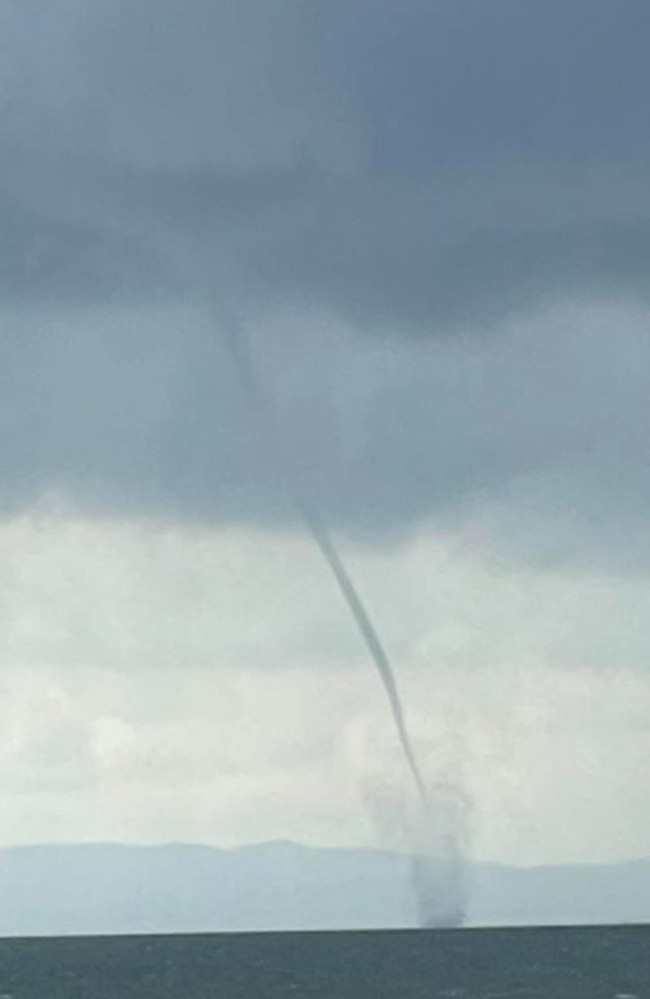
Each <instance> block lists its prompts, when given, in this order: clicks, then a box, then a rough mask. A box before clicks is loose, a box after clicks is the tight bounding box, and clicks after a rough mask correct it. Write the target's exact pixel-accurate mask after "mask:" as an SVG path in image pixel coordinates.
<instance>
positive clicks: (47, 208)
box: [0, 0, 650, 527]
mask: <svg viewBox="0 0 650 999" xmlns="http://www.w3.org/2000/svg"><path fill="white" fill-rule="evenodd" d="M1 17H2V24H0V28H1V29H2V30H1V35H2V41H1V42H0V45H1V46H2V51H1V52H0V55H1V56H2V60H1V68H0V90H1V99H2V105H1V111H2V116H1V119H0V158H1V160H2V165H3V188H2V195H1V197H0V228H1V230H2V237H3V240H2V245H1V246H0V289H1V291H2V294H3V300H4V302H5V309H4V315H3V328H2V333H1V334H0V351H1V353H2V356H1V357H0V363H1V365H2V378H3V380H4V390H3V395H2V402H1V403H0V407H1V408H2V429H0V459H1V461H2V465H3V471H4V474H3V479H2V481H3V486H2V490H3V504H4V506H5V508H6V507H7V506H8V505H14V506H15V505H17V504H23V503H25V502H27V501H28V500H30V499H34V498H35V497H37V496H38V495H39V493H40V492H42V491H43V490H46V489H47V488H54V489H56V488H60V489H61V490H62V491H64V492H65V491H66V490H68V491H70V492H72V493H73V495H77V496H82V497H83V498H84V499H85V500H86V501H87V502H89V503H91V504H92V505H95V506H97V507H99V508H103V509H121V510H124V511H125V512H131V511H134V510H136V511H152V512H156V513H161V514H163V515H169V514H178V515H181V516H190V517H207V516H217V517H227V516H239V517H244V518H253V519H256V520H257V519H260V518H263V517H271V516H279V515H280V511H281V510H283V509H285V505H284V501H283V500H282V499H281V498H280V493H281V490H280V489H279V488H278V485H277V483H275V481H274V475H273V471H272V469H270V468H269V467H267V464H266V460H267V456H265V455H263V454H261V453H260V448H259V447H258V446H257V444H256V443H255V433H254V428H253V427H252V426H251V421H250V417H249V416H248V415H247V413H246V409H245V406H244V405H243V403H242V400H241V399H240V398H239V397H238V394H237V392H236V389H235V388H234V387H233V383H232V373H231V372H230V371H229V369H228V366H227V359H226V357H225V356H224V355H223V354H222V353H221V352H220V349H219V346H218V342H217V341H218V332H217V331H216V329H215V327H214V324H213V325H212V326H211V325H210V323H209V322H206V320H205V317H202V316H200V315H199V312H200V309H201V301H199V299H201V295H202V293H203V292H205V291H209V292H210V293H211V294H214V296H215V298H216V299H217V300H218V301H221V299H222V298H223V295H224V294H225V295H226V297H227V298H228V300H229V303H230V305H232V306H233V307H234V308H235V309H237V310H242V311H243V313H244V314H245V315H246V316H247V318H248V320H249V321H250V323H251V328H252V329H256V328H258V327H259V330H260V331H261V332H258V333H257V334H255V335H256V337H257V342H256V349H257V350H258V351H260V352H261V355H262V357H263V365H266V366H267V368H268V373H270V375H271V376H272V384H273V385H275V386H276V389H275V391H276V393H277V396H278V400H279V405H280V409H281V410H282V413H283V416H284V419H285V421H286V423H287V426H288V431H287V432H288V436H289V437H290V438H291V444H290V446H291V448H292V451H293V453H294V454H295V458H296V465H297V467H298V469H299V474H300V475H301V476H303V477H304V478H305V479H306V480H307V486H308V489H309V490H310V491H312V492H313V493H314V494H315V495H318V497H319V498H320V500H321V501H322V503H323V505H324V507H325V508H326V510H327V512H328V513H329V515H330V516H332V517H335V518H336V519H337V520H339V521H340V522H346V523H352V524H355V525H368V524H371V525H383V526H384V527H385V526H386V525H400V524H403V523H405V522H411V521H412V520H413V519H417V518H418V517H421V516H424V515H425V514H426V513H428V512H429V511H431V510H432V509H434V508H441V507H445V506H446V507H450V506H452V505H453V504H454V503H455V502H457V501H458V498H459V497H462V498H467V497H470V496H472V495H475V494H477V493H482V492H485V491H490V490H493V489H498V488H499V486H500V485H501V484H502V483H503V482H506V481H509V480H510V479H512V478H513V477H521V476H527V475H529V474H532V473H534V472H535V471H536V470H541V471H542V472H544V471H548V470H549V469H550V470H552V472H553V474H560V473H558V472H557V470H558V469H563V468H567V467H569V466H570V467H571V468H572V470H573V471H574V472H575V470H576V469H579V468H582V467H584V468H585V472H584V481H585V482H586V481H589V482H590V483H591V482H593V480H594V476H595V477H596V479H597V478H598V475H599V474H600V473H601V472H602V473H603V475H606V474H611V472H612V470H613V469H618V465H617V462H619V464H620V463H621V462H622V464H623V466H624V470H623V472H622V473H621V474H619V475H618V480H619V481H621V482H625V481H629V482H631V481H632V479H633V478H634V476H633V475H632V470H633V468H634V467H635V463H636V458H635V456H634V455H633V454H632V453H630V447H629V446H628V445H627V444H626V443H625V442H626V441H627V439H628V438H627V437H626V434H628V432H629V431H630V430H631V429H632V428H634V427H635V426H638V425H639V421H640V419H641V415H640V414H641V412H642V407H643V402H642V398H641V396H640V395H639V393H637V392H632V393H630V394H626V392H625V390H624V389H621V387H620V385H619V386H618V387H617V388H616V391H615V393H614V398H616V399H618V400H619V401H620V406H621V413H622V414H623V415H622V416H621V417H620V419H619V420H618V423H617V427H618V432H617V433H618V435H617V434H614V436H613V437H612V435H611V434H602V435H601V436H600V437H598V438H597V442H596V443H594V442H593V441H590V433H591V431H592V428H593V427H594V426H596V425H597V424H598V420H599V416H598V414H599V411H600V407H601V406H602V399H603V398H607V397H608V393H609V394H611V392H610V388H609V384H608V379H607V374H608V372H609V371H611V368H612V364H613V359H615V358H616V357H618V355H619V353H620V351H623V352H626V351H627V352H628V356H629V359H630V360H631V363H630V365H629V373H630V377H631V375H632V373H633V372H634V371H635V370H636V365H637V364H638V365H643V364H644V363H645V361H646V353H647V352H646V348H645V345H644V343H643V339H642V338H640V337H639V336H638V332H637V326H638V324H637V323H636V320H634V321H631V326H630V328H629V329H626V330H623V331H621V330H619V329H617V328H615V326H616V324H615V322H614V320H611V322H609V321H603V322H602V323H601V324H600V326H598V329H595V330H594V331H593V335H592V341H593V344H594V345H596V357H597V358H598V357H602V355H601V354H599V353H598V351H599V350H600V349H601V347H602V344H603V343H611V344H612V346H611V347H608V348H607V349H608V350H609V351H610V352H611V356H610V354H609V353H607V352H606V357H605V359H603V360H602V364H601V365H600V367H598V365H596V367H597V369H598V371H599V372H600V373H599V374H598V377H594V379H592V380H591V381H590V380H589V379H587V383H586V384H587V386H589V387H590V389H589V391H591V392H592V394H589V391H586V394H583V393H581V392H580V393H578V395H577V399H576V387H575V386H576V381H577V380H579V378H580V373H581V371H582V370H583V362H584V356H589V352H590V350H591V346H587V345H585V346H584V350H583V353H581V354H580V355H576V356H573V355H571V356H568V357H567V356H565V355H564V354H563V353H562V352H561V349H560V348H561V344H562V336H560V335H559V334H558V333H557V331H554V330H553V329H547V328H546V327H544V326H543V324H542V325H540V324H539V323H538V325H537V327H536V329H537V332H536V334H535V335H536V336H538V337H539V338H541V339H544V338H548V341H549V343H551V344H555V345H556V348H557V351H556V352H558V351H559V354H558V356H559V357H560V358H562V363H560V361H558V362H557V363H553V364H552V363H551V362H550V361H549V362H548V366H547V375H546V376H544V377H547V379H548V381H547V382H545V383H544V386H543V389H540V388H539V385H538V381H539V378H540V377H541V376H540V373H539V370H538V369H535V370H531V369H530V368H529V367H528V361H527V357H528V354H527V351H528V350H529V349H530V342H531V341H530V338H528V339H527V336H528V335H527V334H526V335H524V337H523V339H522V340H521V343H520V345H519V346H513V343H514V341H512V338H511V340H510V341H508V343H509V346H507V347H504V346H503V345H502V344H501V339H500V337H498V336H496V337H495V336H494V335H492V336H490V337H478V338H477V337H474V336H470V337H469V338H466V337H464V338H463V340H462V344H461V341H460V337H457V335H458V333H459V332H460V333H462V334H466V333H472V334H474V333H476V332H477V331H481V332H482V331H483V330H484V329H489V330H490V332H491V334H494V333H495V332H497V331H498V328H499V327H501V328H503V327H504V326H505V325H507V324H508V323H510V322H511V320H512V317H513V316H518V317H522V318H523V319H525V321H526V322H528V321H529V318H530V316H531V315H532V314H533V313H534V311H535V309H536V308H538V307H539V308H546V307H548V306H550V305H551V304H552V303H553V302H554V301H555V300H557V299H558V298H567V299H571V298H578V299H582V300H583V301H590V300H591V301H594V302H596V301H603V300H604V299H610V300H613V299H618V300H625V299H628V300H629V299H632V298H637V299H640V300H645V298H646V296H647V279H646V273H647V265H648V262H649V260H650V168H649V167H648V165H647V164H648V152H649V148H648V146H649V140H648V138H647V129H646V127H645V117H646V116H645V113H644V110H645V109H644V103H645V95H646V94H647V92H648V84H649V83H650V70H648V68H647V58H646V52H645V39H647V37H648V33H649V31H650V8H648V6H647V4H645V3H642V2H638V3H637V2H629V3H626V4H616V5H614V4H612V3H611V2H609V0H589V2H587V0H580V2H578V0H562V2H559V0H548V2H547V3H543V4H542V3H534V2H532V0H531V2H530V3H528V2H525V0H499V2H498V3H492V4H490V3H485V2H484V0H438V2H435V0H399V2H398V0H347V2H345V3H343V2H341V3H329V4H322V3H316V2H313V3H312V2H305V0H263V2H262V0H231V2H219V3H215V2H208V0H129V2H128V3H127V2H126V0H113V2H110V3H109V2H107V0H106V2H100V0H83V2H81V0H62V2H61V3H59V4H57V5H56V6H54V5H50V6H47V7H46V6H42V5H40V4H38V3H36V2H35V0H23V2H22V3H16V2H14V3H11V4H6V5H5V6H4V7H3V11H2V15H1ZM197 289H198V290H199V292H200V294H199V296H198V299H197V300H195V301H194V305H195V306H196V307H195V308H194V309H193V308H192V302H193V299H194V296H195V293H196V292H197ZM282 310H284V311H285V312H286V313H289V314H292V315H293V316H294V317H295V316H296V315H299V316H300V315H302V316H303V317H304V320H305V323H304V326H305V329H304V330H301V331H298V330H297V325H298V326H299V325H300V324H299V323H297V321H296V320H295V318H294V322H293V327H292V331H291V332H290V333H287V334H286V335H285V334H284V333H283V332H282V331H280V332H278V329H279V325H281V324H280V320H279V319H278V314H279V313H280V312H281V311H282ZM594 314H595V313H594ZM324 317H329V318H330V319H332V323H331V324H329V325H328V322H327V321H326V318H324ZM581 321H583V320H581ZM608 322H609V325H608ZM296 323H297V325H296ZM330 326H331V328H330ZM344 327H345V332H342V330H343V328H344ZM269 329H272V333H269V335H268V336H267V335H266V333H265V332H264V331H265V330H266V331H267V332H268V330H269ZM333 329H336V330H337V332H336V333H334V332H332V330H333ZM568 332H569V333H570V332H571V331H568ZM374 333H381V334H383V336H381V337H376V336H373V335H372V334H374ZM414 333H417V334H418V336H417V337H414V336H413V334H414ZM454 334H456V337H457V338H455V337H454ZM567 335H568V334H567ZM608 338H611V339H609V340H608ZM617 338H618V341H619V344H618V347H617V346H616V343H615V341H616V339H617ZM569 342H572V341H571V339H570V336H569ZM463 344H464V346H463ZM490 344H491V345H492V346H489V345H490ZM500 344H501V345H500ZM446 345H447V346H446ZM446 350H450V351H451V352H452V353H451V354H449V355H448V354H446V353H445V351H446ZM440 351H442V353H440ZM491 351H492V352H494V353H493V354H492V353H490V352H491ZM455 352H456V353H455ZM452 355H453V356H452ZM330 356H334V357H335V358H336V357H338V358H339V362H340V364H339V367H338V369H335V366H334V367H331V368H330V367H328V364H329V361H328V358H329V357H330ZM504 359H505V360H504ZM502 362H503V363H502ZM545 363H546V362H545ZM563 364H564V365H566V370H568V371H569V372H570V373H571V374H570V375H569V376H568V380H566V379H565V377H564V370H565V369H564V368H563V367H562V365H563ZM504 365H505V367H504ZM590 370H591V369H590ZM594 370H595V369H594ZM342 372H343V373H344V377H343V376H342V374H341V373H342ZM554 380H555V381H554ZM557 381H559V383H560V384H561V385H562V386H563V387H562V390H561V391H560V392H559V398H560V399H561V400H563V406H562V407H560V411H559V414H558V410H557V407H556V402H557V399H556V398H555V396H557V394H558V393H557V392H556V390H555V388H553V389H551V388H550V385H551V384H552V383H553V384H555V382H557ZM343 383H344V384H343ZM531 407H532V408H533V410H534V413H536V414H537V415H536V416H535V415H531V411H530V410H531ZM576 407H577V408H578V410H579V414H580V415H579V416H578V415H576ZM635 407H637V408H635ZM585 449H586V451H588V452H589V453H590V454H591V455H592V458H591V459H590V462H587V461H586V459H585V458H584V453H585ZM632 450H634V449H633V448H632ZM626 453H627V454H628V458H629V460H627V459H625V460H624V459H623V458H621V457H620V456H621V455H625V454H626ZM619 459H620V460H619ZM587 466H589V467H588V468H587ZM549 474H550V472H549ZM641 478H643V477H641ZM637 480H638V475H637V476H636V479H635V481H637ZM644 481H645V480H644ZM589 488H590V489H591V486H590V487H589ZM641 493H642V494H643V495H645V486H644V485H643V483H641ZM612 502H613V501H612Z"/></svg>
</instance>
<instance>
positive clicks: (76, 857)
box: [0, 842, 650, 936]
mask: <svg viewBox="0 0 650 999" xmlns="http://www.w3.org/2000/svg"><path fill="white" fill-rule="evenodd" d="M468 894H469V898H470V904H469V911H468V923H469V924H470V925H526V924H528V925H552V924H563V925H566V924H573V923H578V924H579V923H620V922H648V921H650V860H639V861H635V862H628V863H620V864H608V865H567V866H562V867H536V868H516V867H508V866H505V865H496V864H478V865H475V866H474V867H473V868H472V869H471V871H470V872H469V875H468ZM415 921H416V920H415V904H414V899H413V897H412V893H411V884H410V876H409V865H408V861H407V859H406V858H404V857H402V856H400V855H397V854H392V853H389V852H386V851H382V850H370V849H328V848H316V847H307V846H300V845H298V844H294V843H289V842H273V843H261V844H258V845H254V846H243V847H239V848H236V849H231V850H224V849H219V848H216V847H210V846H196V845H190V844H170V845H166V846H128V845H117V844H86V845H69V846H68V845H66V846H47V845H45V846H30V847H13V848H7V849H4V850H0V935H1V936H15V935H24V936H30V935H42V934H45V935H66V934H98V933H110V934H122V933H183V932H201V931H241V930H316V929H323V930H325V929H356V928H369V929H370V928H394V927H402V926H413V925H415Z"/></svg>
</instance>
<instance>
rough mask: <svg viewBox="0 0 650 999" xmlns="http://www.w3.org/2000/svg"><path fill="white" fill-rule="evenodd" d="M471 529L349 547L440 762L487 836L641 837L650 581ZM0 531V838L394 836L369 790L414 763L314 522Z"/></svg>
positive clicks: (566, 854) (536, 858)
mask: <svg viewBox="0 0 650 999" xmlns="http://www.w3.org/2000/svg"><path fill="white" fill-rule="evenodd" d="M471 541H472V539H471V538H467V537H449V536H448V537H446V538H445V537H441V536H436V535H435V534H432V533H430V532H425V533H424V534H422V535H421V536H420V537H419V538H418V539H417V540H414V541H412V542H410V543H409V544H408V545H402V546H398V547H396V548H393V549H392V550H390V551H387V552H386V551H385V552H384V553H382V554H379V553H378V552H377V551H376V550H375V551H372V550H369V549H367V548H359V547H354V548H352V549H351V550H350V552H349V555H350V562H351V565H352V568H353V570H354V572H355V575H356V577H357V579H358V581H359V583H360V584H361V585H362V586H363V588H364V591H365V592H366V594H367V597H368V601H369V605H370V606H371V608H372V610H373V612H374V613H375V617H376V620H377V621H378V622H380V624H381V627H382V630H383V631H384V633H385V636H386V641H387V644H388V646H389V648H390V649H391V650H392V652H393V655H394V660H395V663H396V668H397V670H398V676H399V682H400V685H401V687H402V691H403V695H404V698H405V702H406V705H407V710H408V714H409V718H410V721H411V724H412V730H413V732H414V735H415V739H416V744H417V745H418V747H419V752H420V754H421V758H422V760H423V761H424V767H425V771H426V773H427V778H428V779H429V780H431V781H433V782H434V783H435V782H437V781H438V782H439V781H443V782H448V781H452V782H453V783H454V785H455V786H456V788H457V789H458V791H459V793H460V791H461V790H462V793H463V794H464V795H465V796H466V800H467V802H468V807H469V815H468V823H469V828H470V830H471V837H470V838H471V841H472V844H473V850H474V851H475V853H476V854H478V855H479V856H488V857H492V858H497V859H503V860H506V859H510V860H518V861H521V862H525V863H534V862H543V861H550V860H569V859H589V858H592V859H598V858H606V857H630V856H635V855H640V854H643V853H644V850H645V837H646V830H647V822H648V818H649V816H648V814H647V809H646V795H645V794H644V788H643V782H644V777H643V774H644V767H643V765H642V763H643V760H644V758H645V756H646V755H647V752H648V750H649V749H650V744H649V742H648V737H649V729H648V722H647V717H646V715H645V711H644V708H643V705H644V703H646V702H647V697H648V694H650V690H649V689H648V683H649V681H648V677H647V673H646V671H645V669H644V668H643V667H644V665H645V662H646V661H647V657H648V653H649V652H650V648H649V643H650V637H649V636H648V634H647V629H646V627H645V616H646V615H645V608H646V606H647V600H648V584H647V583H646V582H645V581H644V580H640V579H638V578H637V579H634V580H630V581H629V582H627V583H625V584H621V583H620V582H617V581H616V580H613V579H611V578H609V577H608V576H606V575H599V574H597V573H594V574H592V575H591V576H589V575H586V576H585V575H580V574H577V575H574V576H567V575H565V576H564V577H561V578H557V577H556V576H555V575H549V574H545V573H536V572H531V571H526V572H522V571H513V570H506V569H504V567H503V566H502V565H499V564H495V563H494V562H493V561H492V560H491V558H490V555H489V552H484V553H483V557H481V556H480V553H478V552H477V550H476V548H475V547H474V546H471V547H470V542H471ZM2 544H3V550H4V551H5V553H7V566H6V568H7V571H6V573H5V583H4V588H5V593H6V594H8V595H10V600H9V602H8V603H7V602H6V601H5V602H4V606H5V611H4V618H5V620H4V621H3V629H2V635H3V638H2V645H1V646H0V658H1V661H2V686H3V694H2V725H1V726H0V731H1V732H2V736H1V743H2V766H1V768H0V799H1V800H2V801H3V809H2V814H3V823H2V830H1V833H0V838H1V839H2V841H3V842H13V841H34V840H39V839H42V836H43V829H44V828H47V829H48V837H50V838H55V839H62V840H75V839H77V840H78V839H111V838H116V839H127V840H138V841H139V840H144V841H160V840H176V839H190V840H197V841H202V842H216V843H232V842H240V841H242V840H255V839H266V838H274V837H294V838H297V839H303V840H304V839H307V840H310V841H313V842H320V843H346V842H377V841H378V837H379V841H381V836H380V830H379V829H378V828H377V827H376V826H374V825H373V821H372V811H373V808H372V801H368V800H367V801H366V805H365V806H364V804H363V799H364V797H366V798H367V790H368V788H369V787H375V789H376V788H377V786H378V785H379V786H380V787H382V786H385V787H387V788H389V789H390V787H391V781H392V782H394V781H397V785H396V786H398V787H399V785H400V782H402V781H403V779H404V774H403V770H402V768H403V764H402V762H401V760H400V757H399V753H398V751H397V746H396V744H395V737H394V732H393V729H392V725H391V723H390V719H389V715H388V710H387V705H386V703H385V702H384V696H383V692H382V690H381V689H380V687H379V685H378V683H377V679H376V677H375V676H374V673H373V671H372V667H371V666H370V665H369V664H368V663H367V662H366V660H365V657H364V655H363V653H362V650H361V649H360V647H359V645H358V641H357V638H356V635H355V634H354V631H353V630H352V628H351V626H350V625H349V622H348V620H347V617H346V614H345V610H344V608H343V607H342V605H340V604H339V602H338V597H337V595H336V594H335V592H334V591H333V589H332V586H331V582H330V580H329V579H328V578H327V576H326V575H325V574H324V573H323V570H322V568H321V566H320V565H319V563H318V561H317V560H316V559H315V557H314V555H313V553H312V552H311V551H310V548H309V546H308V545H307V544H306V542H305V541H304V539H302V538H300V537H296V536H294V535H293V534H289V535H286V536H284V537H282V536H279V535H273V534H265V533H261V534H258V535H255V536H251V535H249V534H244V535H243V536H242V535H241V534H239V535H238V534H237V532H233V531H232V530H217V531H214V530H212V531H203V532H197V531H193V532H186V531H182V532H181V531H174V532H169V531H165V530H162V529H159V528H153V527H150V528H147V529H145V528H142V527H140V528H138V527H134V526H129V525H128V524H111V523H103V524H100V523H93V522H90V521H86V522H79V521H66V520H61V519H60V518H58V517H49V518H47V517H45V518H41V519H34V518H24V519H23V520H22V521H20V522H13V523H9V524H6V525H5V526H4V528H3V531H2ZM169 622H173V623H172V624H169ZM605 789H606V793H605ZM470 803H471V804H470ZM594 830H597V834H596V833H595V832H594Z"/></svg>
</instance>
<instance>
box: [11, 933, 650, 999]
mask: <svg viewBox="0 0 650 999" xmlns="http://www.w3.org/2000/svg"><path fill="white" fill-rule="evenodd" d="M285 996H286V997H287V999H302V997H309V999H379V997H384V996H391V997H393V996H394V997H399V999H415V997H422V999H424V997H427V999H433V997H445V999H507V997H513V999H628V997H633V996H634V997H638V999H642V997H643V999H650V927H641V926H628V927H593V928H589V927H587V928H584V927H581V928H569V929H555V928H554V929H511V930H509V929H485V930H449V931H425V930H422V931H412V930H408V931H401V932H399V931H398V932H395V931H388V932H368V933H359V932H352V933H345V932H342V933H269V934H210V935H197V936H157V937H154V936H151V937H146V936H141V937H135V936H134V937H94V938H93V937H86V938H74V937H68V938H58V939H29V940H18V939H5V940H0V997H1V999H127V997H128V999H136V997H137V999H167V997H170V999H171V997H174V999H279V997H285Z"/></svg>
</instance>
